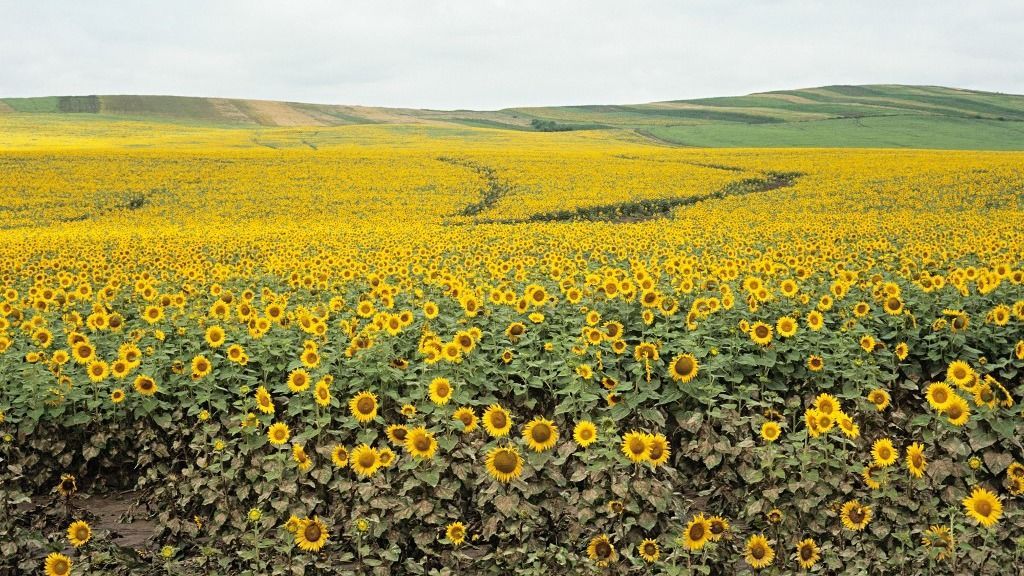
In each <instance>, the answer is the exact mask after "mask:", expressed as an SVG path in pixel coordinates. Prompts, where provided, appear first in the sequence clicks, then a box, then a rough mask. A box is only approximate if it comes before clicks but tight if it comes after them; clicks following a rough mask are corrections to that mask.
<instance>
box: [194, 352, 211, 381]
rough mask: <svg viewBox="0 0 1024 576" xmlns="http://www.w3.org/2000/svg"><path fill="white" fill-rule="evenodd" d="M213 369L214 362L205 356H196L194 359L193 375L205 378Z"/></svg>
mask: <svg viewBox="0 0 1024 576" xmlns="http://www.w3.org/2000/svg"><path fill="white" fill-rule="evenodd" d="M212 371H213V364H212V363H211V362H210V361H209V360H208V359H207V358H206V357H205V356H196V357H195V358H193V359H192V376H193V377H194V378H197V379H198V378H204V377H206V376H209V375H210V372H212Z"/></svg>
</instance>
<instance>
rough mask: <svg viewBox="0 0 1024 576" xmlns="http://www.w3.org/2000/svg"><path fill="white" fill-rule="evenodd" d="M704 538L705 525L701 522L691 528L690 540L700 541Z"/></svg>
mask: <svg viewBox="0 0 1024 576" xmlns="http://www.w3.org/2000/svg"><path fill="white" fill-rule="evenodd" d="M702 538H704V525H703V524H701V523H700V522H698V523H696V524H694V525H693V526H690V540H694V541H697V540H700V539H702Z"/></svg>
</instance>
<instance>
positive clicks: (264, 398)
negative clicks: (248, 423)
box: [256, 386, 274, 414]
mask: <svg viewBox="0 0 1024 576" xmlns="http://www.w3.org/2000/svg"><path fill="white" fill-rule="evenodd" d="M256 408H258V409H259V411H260V412H262V413H264V414H273V413H274V399H273V398H272V397H271V396H270V392H268V391H267V389H266V387H264V386H260V387H259V388H257V389H256Z"/></svg>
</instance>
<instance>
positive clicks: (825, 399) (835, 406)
mask: <svg viewBox="0 0 1024 576" xmlns="http://www.w3.org/2000/svg"><path fill="white" fill-rule="evenodd" d="M814 409H815V410H817V411H818V412H821V413H822V414H828V415H832V413H833V412H836V411H837V410H839V400H838V399H837V398H836V397H835V396H833V395H831V394H819V395H818V397H817V398H815V399H814Z"/></svg>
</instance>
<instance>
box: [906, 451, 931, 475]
mask: <svg viewBox="0 0 1024 576" xmlns="http://www.w3.org/2000/svg"><path fill="white" fill-rule="evenodd" d="M927 467H928V463H927V461H925V459H924V445H923V444H920V443H917V442H914V443H913V444H911V445H910V446H907V470H909V471H910V474H911V475H912V476H914V477H915V478H920V477H922V476H924V469H925V468H927Z"/></svg>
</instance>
